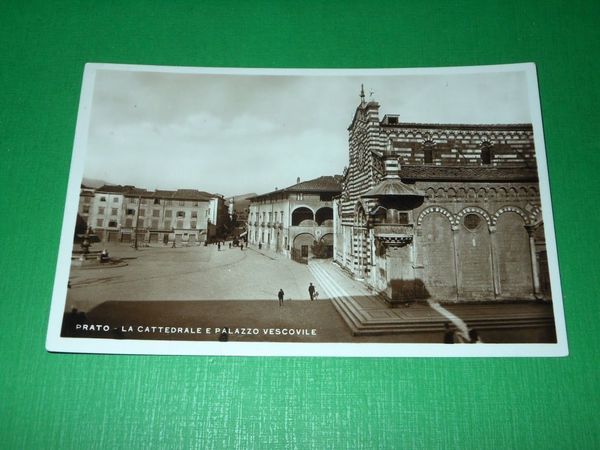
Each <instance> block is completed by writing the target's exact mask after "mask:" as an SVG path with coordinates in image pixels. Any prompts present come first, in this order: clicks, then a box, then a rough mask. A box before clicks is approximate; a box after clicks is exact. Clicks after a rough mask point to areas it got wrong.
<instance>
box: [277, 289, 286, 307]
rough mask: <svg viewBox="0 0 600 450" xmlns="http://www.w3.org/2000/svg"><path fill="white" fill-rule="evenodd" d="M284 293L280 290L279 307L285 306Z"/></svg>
mask: <svg viewBox="0 0 600 450" xmlns="http://www.w3.org/2000/svg"><path fill="white" fill-rule="evenodd" d="M284 295H285V294H284V292H283V289H279V293H278V294H277V298H279V306H281V305H283V296H284Z"/></svg>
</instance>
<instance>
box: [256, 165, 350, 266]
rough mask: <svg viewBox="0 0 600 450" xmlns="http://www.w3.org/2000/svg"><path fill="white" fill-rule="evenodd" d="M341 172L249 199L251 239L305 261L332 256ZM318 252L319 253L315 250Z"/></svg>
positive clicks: (264, 246) (262, 245)
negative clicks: (335, 204) (338, 174)
mask: <svg viewBox="0 0 600 450" xmlns="http://www.w3.org/2000/svg"><path fill="white" fill-rule="evenodd" d="M340 179H341V177H340V176H322V177H319V178H315V179H313V180H308V181H304V182H300V180H299V179H298V182H297V183H296V184H294V185H292V186H289V187H287V188H285V189H279V190H275V191H273V192H269V193H266V194H262V195H258V196H256V197H252V198H251V199H250V202H251V203H250V211H249V216H248V242H249V243H250V244H255V245H260V246H261V248H265V249H268V250H272V251H275V252H278V253H282V254H284V255H286V256H288V257H290V258H292V259H294V260H295V261H298V262H302V263H306V262H308V259H309V258H311V257H332V256H333V198H334V197H335V196H338V195H339V194H340V192H341V184H340ZM316 253H319V254H316Z"/></svg>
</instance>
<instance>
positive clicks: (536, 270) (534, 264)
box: [525, 225, 542, 298]
mask: <svg viewBox="0 0 600 450" xmlns="http://www.w3.org/2000/svg"><path fill="white" fill-rule="evenodd" d="M525 229H526V230H527V235H528V236H529V254H530V257H531V278H532V279H533V295H534V297H535V298H542V291H541V288H540V267H539V263H538V259H537V253H536V251H535V227H533V226H528V225H526V226H525Z"/></svg>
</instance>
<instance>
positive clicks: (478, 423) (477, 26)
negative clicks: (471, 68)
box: [0, 0, 600, 449]
mask: <svg viewBox="0 0 600 450" xmlns="http://www.w3.org/2000/svg"><path fill="white" fill-rule="evenodd" d="M599 6H600V2H594V1H589V2H578V1H569V2H556V1H543V2H542V1H540V2H527V1H522V0H521V1H512V0H511V1H494V2H483V1H472V2H456V1H439V2H433V1H432V2H418V1H414V2H402V1H393V2H390V1H388V2H382V3H380V4H374V3H373V4H370V3H364V4H360V3H356V2H344V3H338V2H325V1H322V2H317V1H305V2H298V1H296V2H291V1H290V2H210V3H209V2H191V1H189V2H184V1H180V2H173V1H154V2H142V1H104V2H92V1H80V2H69V3H67V2H49V1H31V2H25V1H22V0H21V1H7V0H4V1H3V2H2V4H1V5H0V49H1V50H0V58H1V62H2V68H1V71H0V80H1V83H0V130H1V131H0V142H1V144H0V148H1V152H2V159H1V162H0V164H1V165H0V167H1V172H0V174H1V178H0V184H1V186H2V189H1V191H0V193H1V195H0V211H1V217H2V220H0V249H1V252H2V255H1V261H0V264H1V267H0V269H1V270H0V274H1V285H0V336H1V347H0V350H1V355H0V447H1V448H23V449H33V448H57V449H67V448H228V449H230V448H256V447H260V448H301V449H303V448H316V449H321V448H336V449H337V448H352V449H354V448H575V447H577V448H594V447H595V448H599V447H600V438H599V434H600V433H599V430H598V421H597V413H598V410H599V402H598V400H599V394H598V389H597V388H598V386H597V380H598V370H597V366H598V360H599V358H598V354H599V351H598V348H599V346H598V344H599V342H598V318H599V314H598V313H599V308H598V303H599V301H600V298H599V295H598V270H597V267H596V265H595V262H596V258H595V256H596V255H597V254H598V250H599V245H598V239H597V231H598V229H600V226H599V225H600V224H599V214H598V213H597V211H596V210H595V209H594V208H595V206H596V199H597V198H598V197H599V194H600V190H599V184H598V181H597V171H598V168H599V167H600V165H599V163H600V156H599V151H600V148H599V145H598V130H599V123H600V117H599V113H598V104H597V102H598V97H599V96H598V94H599V92H598V77H599V76H600V64H599V55H600V45H599V42H600V40H599V34H600V33H599V32H598V30H599V27H598V23H599V22H600V21H599V19H600V7H599ZM529 61H532V62H535V63H536V64H537V68H538V73H539V84H540V90H541V102H542V109H543V120H544V127H545V137H546V149H547V157H548V165H549V171H550V179H551V188H552V199H553V205H554V217H555V226H556V239H557V244H558V249H559V258H560V264H561V271H562V286H563V292H564V302H565V314H566V319H567V331H568V337H569V343H570V352H571V354H570V356H569V357H567V358H553V359H552V358H538V359H535V358H525V359H518V358H504V359H492V358H484V359H463V358H456V359H432V358H423V359H418V358H400V359H351V358H339V359H335V358H234V357H173V356H168V357H167V356H164V357H161V356H152V357H149V356H106V355H67V354H64V355H63V354H49V353H47V352H46V351H45V349H44V340H45V334H46V327H47V321H48V311H49V306H50V297H51V292H52V283H53V278H54V271H55V266H56V257H57V251H58V244H59V234H60V229H61V221H62V212H63V206H64V199H65V194H66V186H67V178H68V173H69V164H70V159H71V150H72V144H73V137H74V132H75V121H76V116H77V108H78V100H79V93H80V85H81V78H82V71H83V65H84V63H85V62H111V63H132V64H161V65H185V66H227V67H240V66H241V67H326V68H336V67H347V68H353V67H357V68H360V67H421V66H422V67H433V66H455V65H476V64H497V63H514V62H529ZM315 107H318V102H317V101H315Z"/></svg>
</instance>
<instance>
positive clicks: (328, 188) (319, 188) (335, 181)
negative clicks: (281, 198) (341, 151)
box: [251, 175, 342, 200]
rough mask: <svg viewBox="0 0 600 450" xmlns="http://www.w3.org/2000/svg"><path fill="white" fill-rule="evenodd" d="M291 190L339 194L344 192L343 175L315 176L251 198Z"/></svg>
mask: <svg viewBox="0 0 600 450" xmlns="http://www.w3.org/2000/svg"><path fill="white" fill-rule="evenodd" d="M290 192H302V193H333V194H338V193H340V192H342V176H341V175H324V176H321V177H318V178H314V179H312V180H308V181H302V182H300V183H296V184H293V185H292V186H288V187H286V188H284V189H277V190H275V191H271V192H267V193H266V194H261V195H257V196H255V197H252V198H251V200H256V199H259V198H265V197H270V196H273V195H279V194H285V193H290Z"/></svg>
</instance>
